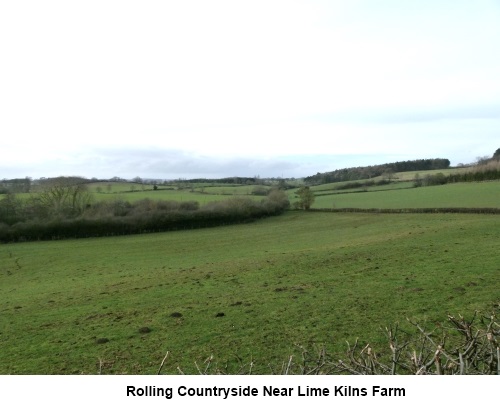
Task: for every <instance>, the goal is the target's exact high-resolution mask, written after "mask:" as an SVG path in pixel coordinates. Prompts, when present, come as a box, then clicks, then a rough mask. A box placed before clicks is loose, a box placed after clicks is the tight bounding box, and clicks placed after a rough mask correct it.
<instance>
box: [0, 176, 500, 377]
mask: <svg viewBox="0 0 500 405" xmlns="http://www.w3.org/2000/svg"><path fill="white" fill-rule="evenodd" d="M495 185H496V186H498V183H496V184H495ZM483 186H484V184H483ZM443 187H445V186H443ZM440 188H441V187H428V190H429V191H431V192H433V190H438V189H440ZM415 191H422V190H415ZM402 192H403V190H402V191H388V192H380V193H372V194H374V195H376V194H380V195H386V196H387V195H392V194H396V193H402ZM365 194H370V193H365ZM346 196H347V195H346ZM325 198H326V197H325ZM386 198H387V197H386ZM499 240H500V216H497V215H472V214H469V215H459V214H431V215H426V214H399V215H383V214H334V213H316V212H309V213H308V212H299V211H295V212H288V213H286V214H285V215H283V216H280V217H273V218H268V219H265V220H261V221H258V222H255V223H252V224H247V225H235V226H227V227H219V228H212V229H202V230H195V231H179V232H171V233H161V234H147V235H140V236H126V237H115V238H97V239H81V240H69V241H55V242H33V243H19V244H9V245H0V347H1V350H0V373H1V374H81V373H84V374H95V373H97V372H98V371H99V368H100V367H101V368H102V373H103V374H117V373H127V374H154V373H156V371H157V370H158V367H159V364H160V362H161V360H162V359H163V357H164V355H165V353H166V352H167V351H169V352H170V355H169V358H168V360H167V362H166V364H165V366H164V368H163V371H164V372H165V373H178V372H179V371H178V369H177V367H179V368H180V369H181V370H182V371H184V372H185V373H191V374H193V373H195V374H196V373H197V372H198V371H197V370H196V367H195V365H194V362H195V361H196V362H197V363H198V364H199V365H201V364H204V363H203V362H204V360H205V359H206V358H207V357H209V356H211V355H213V356H214V359H215V360H214V361H216V362H217V363H218V366H219V367H221V368H224V367H225V366H227V369H226V371H228V372H231V371H233V372H234V371H235V370H238V369H239V367H240V366H241V364H242V362H247V363H248V362H250V361H253V362H254V364H255V365H254V369H253V370H254V372H255V373H261V374H269V373H271V370H273V367H274V371H275V372H276V371H277V372H279V369H280V367H281V364H282V362H283V361H286V360H287V359H288V356H289V355H290V354H294V355H297V358H300V349H299V348H298V346H297V345H303V346H304V347H306V348H309V349H314V348H315V347H317V345H322V344H325V345H326V347H327V348H328V350H329V351H330V352H331V353H334V354H338V355H339V356H342V355H343V353H344V351H345V347H346V346H345V341H346V340H349V341H350V342H353V341H354V340H355V339H356V338H358V337H359V338H360V344H362V345H364V344H366V343H367V342H371V343H372V344H374V346H375V347H376V348H377V347H378V346H379V345H381V344H382V342H384V343H385V340H384V338H383V336H382V332H381V329H380V328H383V327H385V326H388V325H390V324H392V323H394V322H400V323H401V324H402V325H403V324H404V320H405V319H406V317H410V318H411V319H414V320H419V321H420V322H422V323H423V324H425V325H428V326H429V327H432V326H434V325H435V324H438V323H440V322H442V321H443V320H445V319H446V315H447V314H463V315H465V316H468V315H471V314H473V312H474V311H475V310H484V311H489V310H491V309H492V308H493V306H494V305H495V304H497V305H498V303H500V292H499V291H500V290H499V289H498V286H499V283H500V265H499V262H498V251H499V248H500V246H499ZM146 327H147V328H150V330H149V332H150V333H145V332H148V330H147V329H146V330H143V331H142V332H141V331H140V329H141V328H146ZM403 329H404V327H403ZM98 339H108V340H109V341H108V342H107V343H102V344H99V343H97V340H98ZM384 347H385V346H384ZM238 359H240V360H238Z"/></svg>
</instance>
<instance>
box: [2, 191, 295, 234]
mask: <svg viewBox="0 0 500 405" xmlns="http://www.w3.org/2000/svg"><path fill="white" fill-rule="evenodd" d="M289 205H290V202H289V200H288V197H287V195H286V194H285V192H284V191H282V190H279V189H275V190H272V191H271V192H270V193H269V194H268V195H267V196H266V197H265V198H263V199H261V200H260V201H256V200H253V199H250V198H232V199H227V200H223V201H218V202H211V203H208V204H205V205H203V206H200V205H199V203H198V202H197V201H184V202H177V201H163V200H159V201H157V200H150V199H144V200H140V201H137V202H134V203H131V202H128V201H125V200H121V199H114V200H110V201H101V202H95V201H94V200H93V195H92V193H90V192H89V191H88V190H87V189H86V185H85V184H68V183H64V184H61V183H56V184H52V185H51V186H50V187H48V188H46V189H44V190H43V191H40V192H37V193H33V195H32V196H30V197H29V198H28V199H23V198H20V197H18V196H17V195H15V194H12V193H11V194H7V195H6V196H5V197H4V198H3V199H2V200H0V241H1V242H20V241H35V240H54V239H69V238H87V237H97V236H117V235H129V234H139V233H149V232H163V231H171V230H180V229H194V228H203V227H211V226H218V225H228V224H235V223H244V222H249V221H253V220H256V219H258V218H263V217H266V216H271V215H279V214H281V213H283V212H284V211H285V210H286V209H287V208H288V207H289Z"/></svg>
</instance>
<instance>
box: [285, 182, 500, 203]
mask: <svg viewBox="0 0 500 405" xmlns="http://www.w3.org/2000/svg"><path fill="white" fill-rule="evenodd" d="M397 184H398V183H396V185H397ZM358 191H359V190H358ZM290 200H291V201H292V202H293V196H292V195H291V196H290ZM448 207H453V208H465V207H467V208H484V207H490V208H500V181H490V182H481V183H454V184H445V185H442V186H429V187H417V188H393V189H389V188H386V189H382V190H380V189H378V190H377V189H375V188H371V187H370V188H368V189H367V192H349V193H342V194H340V193H337V194H326V195H325V194H318V195H316V199H315V202H314V204H313V206H312V208H448Z"/></svg>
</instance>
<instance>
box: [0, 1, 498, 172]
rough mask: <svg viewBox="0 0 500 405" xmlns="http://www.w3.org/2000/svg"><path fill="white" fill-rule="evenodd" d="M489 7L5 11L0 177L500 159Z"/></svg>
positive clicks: (273, 4)
mask: <svg viewBox="0 0 500 405" xmlns="http://www.w3.org/2000/svg"><path fill="white" fill-rule="evenodd" d="M499 22H500V1H499V0H475V1H470V0H419V1H409V0H408V1H403V0H377V1H375V0H345V1H335V0H331V1H326V0H325V1H315V0H304V1H293V0H285V1H277V0H264V1H261V0H251V1H246V0H241V1H234V0H229V1H219V0H211V1H194V0H193V1H191V0H183V1H168V0H162V1H154V0H141V1H130V0H120V1H110V0H98V1H94V0H86V1H67V0H62V1H54V0H44V1H38V0H37V1H31V0H16V1H14V0H12V1H10V0H7V1H2V2H0V154H1V158H0V178H14V177H26V176H29V177H32V178H40V177H53V176H60V175H64V176H70V175H79V176H84V177H87V178H91V177H97V178H111V177H114V176H118V177H122V178H133V177H135V176H140V177H142V178H154V179H177V178H198V177H206V178H216V177H231V176H249V177H253V176H260V177H261V178H264V177H284V178H291V177H296V178H299V177H304V176H309V175H312V174H316V173H317V172H325V171H331V170H335V169H340V168H344V167H353V166H365V165H373V164H381V163H386V162H394V161H402V160H414V159H426V158H447V159H450V161H451V163H452V165H457V164H460V163H471V162H474V161H475V160H476V158H477V157H483V156H491V155H492V154H493V153H494V151H495V150H496V149H497V148H499V147H500V74H499V72H500V23H499Z"/></svg>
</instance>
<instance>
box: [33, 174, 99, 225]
mask: <svg viewBox="0 0 500 405" xmlns="http://www.w3.org/2000/svg"><path fill="white" fill-rule="evenodd" d="M37 194H38V195H37V196H36V197H35V199H36V200H37V203H38V204H39V205H41V207H42V208H43V209H44V210H45V211H46V213H47V214H48V215H49V216H52V215H63V216H76V215H80V214H81V213H83V211H84V210H85V209H86V208H87V207H88V206H90V204H91V202H92V193H90V192H89V191H88V189H87V185H86V184H84V183H79V182H78V179H75V178H66V177H57V178H54V179H50V180H47V181H45V182H44V184H43V186H42V190H41V191H40V192H39V193H37ZM38 204H37V205H38Z"/></svg>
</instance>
